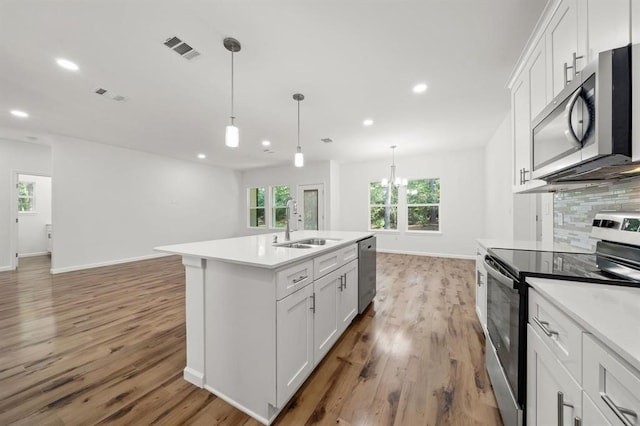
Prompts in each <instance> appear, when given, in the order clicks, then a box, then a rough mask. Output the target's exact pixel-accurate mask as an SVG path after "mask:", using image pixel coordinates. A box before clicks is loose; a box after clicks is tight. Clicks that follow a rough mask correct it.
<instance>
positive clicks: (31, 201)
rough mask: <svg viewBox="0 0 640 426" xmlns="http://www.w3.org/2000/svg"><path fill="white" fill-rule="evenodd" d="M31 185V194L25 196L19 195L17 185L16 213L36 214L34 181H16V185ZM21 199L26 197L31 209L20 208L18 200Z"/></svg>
mask: <svg viewBox="0 0 640 426" xmlns="http://www.w3.org/2000/svg"><path fill="white" fill-rule="evenodd" d="M21 184H22V185H25V186H27V185H31V195H27V196H21V195H20V189H19V187H17V188H16V190H17V192H18V214H26V215H28V214H36V213H37V210H36V182H30V181H18V186H19V185H21ZM21 199H28V200H29V206H30V207H31V210H20V200H21Z"/></svg>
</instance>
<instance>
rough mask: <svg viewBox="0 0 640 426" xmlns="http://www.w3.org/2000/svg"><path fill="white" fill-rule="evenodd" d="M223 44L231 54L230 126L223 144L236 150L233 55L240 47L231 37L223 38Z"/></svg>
mask: <svg viewBox="0 0 640 426" xmlns="http://www.w3.org/2000/svg"><path fill="white" fill-rule="evenodd" d="M223 44H224V47H225V49H227V50H228V51H229V52H231V117H230V118H231V124H230V125H228V126H227V129H226V132H225V135H224V136H225V137H224V143H225V145H227V146H228V147H231V148H237V147H238V145H239V144H240V131H239V130H238V128H237V127H236V126H235V123H234V120H235V119H236V117H235V116H234V115H233V54H234V53H236V52H239V51H240V49H241V46H240V42H239V41H238V40H236V39H235V38H231V37H227V38H225V39H224V41H223Z"/></svg>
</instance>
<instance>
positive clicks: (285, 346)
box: [276, 283, 314, 407]
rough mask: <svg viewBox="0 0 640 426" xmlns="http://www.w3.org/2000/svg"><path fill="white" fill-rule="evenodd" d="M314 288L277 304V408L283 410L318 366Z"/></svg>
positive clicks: (308, 287)
mask: <svg viewBox="0 0 640 426" xmlns="http://www.w3.org/2000/svg"><path fill="white" fill-rule="evenodd" d="M313 290H314V289H313V285H311V284H310V283H309V284H308V285H307V286H306V287H303V288H301V289H299V290H298V291H296V292H295V293H293V294H290V295H289V296H287V297H285V298H284V299H282V300H280V301H278V302H277V305H278V307H277V318H278V320H277V333H276V336H277V343H276V351H277V354H276V359H277V366H276V372H277V379H276V380H277V405H278V407H283V406H284V404H285V403H286V402H287V401H288V400H289V398H290V397H291V396H292V395H293V394H294V393H295V391H296V390H297V389H298V388H299V387H300V385H301V384H302V383H303V382H304V381H305V379H306V378H307V377H308V376H309V374H311V371H312V370H313V367H314V362H313V360H314V356H313V335H314V330H313V321H314V318H313V310H312V308H313Z"/></svg>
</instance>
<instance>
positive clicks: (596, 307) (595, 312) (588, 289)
mask: <svg viewBox="0 0 640 426" xmlns="http://www.w3.org/2000/svg"><path fill="white" fill-rule="evenodd" d="M527 283H529V284H530V285H531V286H532V287H533V288H535V289H536V290H538V292H540V293H541V294H542V295H543V296H545V297H546V298H547V299H549V300H550V301H551V302H552V303H554V304H555V305H556V306H558V307H559V308H560V309H561V310H562V311H564V312H566V313H567V315H569V316H570V317H571V318H573V320H575V321H576V322H577V323H578V324H580V325H581V326H582V327H583V328H584V329H585V330H586V331H588V332H590V333H592V334H593V335H594V336H595V337H597V338H598V339H599V340H600V341H602V342H603V343H604V344H605V345H607V346H609V347H610V348H611V349H612V350H613V351H615V352H617V353H618V355H620V356H621V357H622V358H623V359H625V360H626V361H627V362H628V363H629V364H631V365H632V366H634V367H635V368H636V369H637V370H638V371H640V287H623V286H616V285H604V284H590V283H581V282H573V281H560V280H550V279H544V278H527Z"/></svg>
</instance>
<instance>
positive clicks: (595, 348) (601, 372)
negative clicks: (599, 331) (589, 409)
mask: <svg viewBox="0 0 640 426" xmlns="http://www.w3.org/2000/svg"><path fill="white" fill-rule="evenodd" d="M583 344H584V366H583V368H584V369H583V373H582V374H583V381H584V384H583V388H584V391H585V392H586V394H587V395H588V396H589V398H591V400H592V401H593V402H594V403H595V405H596V407H598V409H599V410H600V411H601V412H602V414H603V415H604V417H606V419H607V420H608V421H609V422H610V423H611V424H612V425H625V424H631V425H637V424H639V423H638V422H639V421H640V419H639V418H638V416H639V415H640V373H639V372H637V371H635V369H633V368H632V367H627V366H626V365H624V364H623V362H622V361H619V360H618V359H617V357H615V356H614V355H612V354H611V353H610V350H609V349H606V348H605V347H604V346H602V344H601V343H600V342H598V341H597V340H595V339H594V338H593V336H591V335H589V334H585V335H584V342H583ZM625 422H626V423H625Z"/></svg>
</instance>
